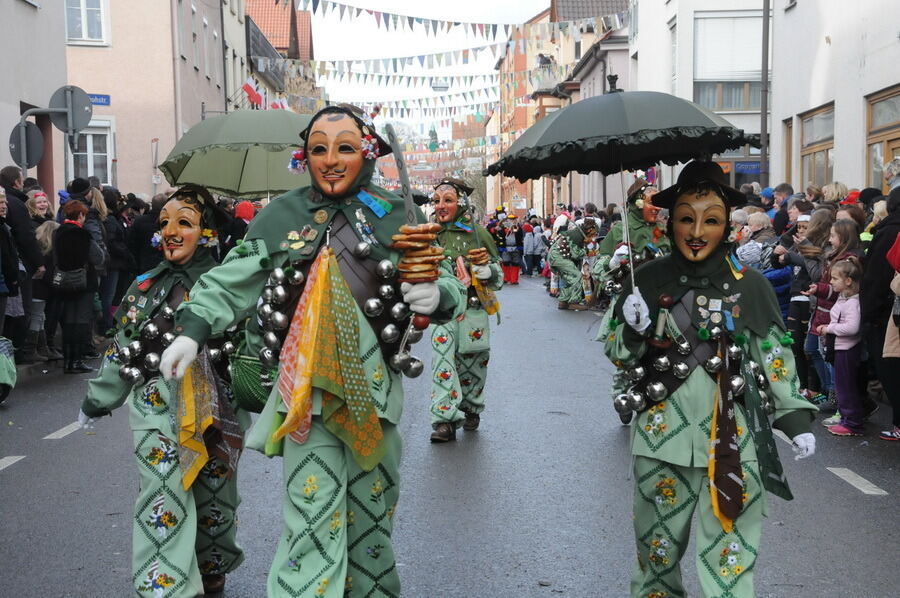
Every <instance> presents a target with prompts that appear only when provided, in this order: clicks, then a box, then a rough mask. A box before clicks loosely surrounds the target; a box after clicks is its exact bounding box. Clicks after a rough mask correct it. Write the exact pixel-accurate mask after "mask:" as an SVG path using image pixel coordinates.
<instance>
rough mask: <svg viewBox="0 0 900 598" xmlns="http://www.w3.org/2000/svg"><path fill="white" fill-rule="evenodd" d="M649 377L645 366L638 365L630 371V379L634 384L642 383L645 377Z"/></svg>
mask: <svg viewBox="0 0 900 598" xmlns="http://www.w3.org/2000/svg"><path fill="white" fill-rule="evenodd" d="M646 375H647V370H645V369H644V366H642V365H638V366H635V367H633V368H631V369H630V370H628V377H629V378H630V379H631V381H632V382H640V381H641V380H643V379H644V376H646Z"/></svg>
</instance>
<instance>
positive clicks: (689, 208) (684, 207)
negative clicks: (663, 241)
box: [672, 192, 728, 262]
mask: <svg viewBox="0 0 900 598" xmlns="http://www.w3.org/2000/svg"><path fill="white" fill-rule="evenodd" d="M727 222H728V220H727V215H726V210H725V202H724V201H722V198H721V197H719V196H718V195H716V194H715V193H712V192H704V193H702V194H701V193H685V194H684V195H682V196H680V197H679V198H678V199H677V200H676V201H675V207H674V208H673V210H672V236H673V237H674V241H675V247H677V248H678V251H679V252H681V255H683V256H684V257H685V258H686V259H688V260H690V261H692V262H702V261H703V260H705V259H706V258H708V257H709V256H710V254H712V252H713V251H715V249H716V248H717V247H718V246H719V245H721V244H722V240H723V238H724V237H725V227H726V223H727Z"/></svg>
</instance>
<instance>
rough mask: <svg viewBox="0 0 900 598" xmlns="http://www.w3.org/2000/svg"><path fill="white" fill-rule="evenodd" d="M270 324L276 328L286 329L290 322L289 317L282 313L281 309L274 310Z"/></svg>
mask: <svg viewBox="0 0 900 598" xmlns="http://www.w3.org/2000/svg"><path fill="white" fill-rule="evenodd" d="M269 324H271V325H272V328H274V329H275V330H284V329H285V328H287V327H288V325H289V324H290V321H289V320H288V317H287V316H286V315H285V314H283V313H281V312H280V311H275V312H272V317H271V318H269Z"/></svg>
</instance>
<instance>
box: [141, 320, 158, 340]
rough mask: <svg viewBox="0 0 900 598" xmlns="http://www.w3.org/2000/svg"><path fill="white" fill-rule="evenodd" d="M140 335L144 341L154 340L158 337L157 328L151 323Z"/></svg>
mask: <svg viewBox="0 0 900 598" xmlns="http://www.w3.org/2000/svg"><path fill="white" fill-rule="evenodd" d="M141 335H142V336H143V337H144V338H146V339H154V338H156V337H157V336H159V326H157V325H156V324H154V323H153V322H147V324H146V325H145V326H144V327H143V328H142V329H141Z"/></svg>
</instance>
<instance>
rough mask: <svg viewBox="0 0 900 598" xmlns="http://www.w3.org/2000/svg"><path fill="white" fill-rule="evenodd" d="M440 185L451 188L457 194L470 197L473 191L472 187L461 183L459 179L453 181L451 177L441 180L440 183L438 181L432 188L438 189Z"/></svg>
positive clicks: (463, 182)
mask: <svg viewBox="0 0 900 598" xmlns="http://www.w3.org/2000/svg"><path fill="white" fill-rule="evenodd" d="M442 185H450V186H451V187H453V188H454V189H456V192H457V193H460V194H462V195H471V194H472V191H474V190H475V189H474V188H473V187H470V186H468V185H467V184H466V182H465V181H463V180H461V179H455V178H452V177H444V178H442V179H441V180H440V181H438V183H437V184H436V185H435V186H434V188H435V189H437V188H438V187H440V186H442Z"/></svg>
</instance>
